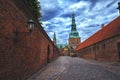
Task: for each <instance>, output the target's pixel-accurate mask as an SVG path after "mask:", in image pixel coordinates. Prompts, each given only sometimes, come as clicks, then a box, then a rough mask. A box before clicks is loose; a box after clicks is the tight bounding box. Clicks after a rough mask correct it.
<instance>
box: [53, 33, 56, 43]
mask: <svg viewBox="0 0 120 80" xmlns="http://www.w3.org/2000/svg"><path fill="white" fill-rule="evenodd" d="M53 43H54V44H55V45H56V34H55V32H54V36H53Z"/></svg>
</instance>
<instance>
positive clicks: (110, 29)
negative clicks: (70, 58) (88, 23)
mask: <svg viewBox="0 0 120 80" xmlns="http://www.w3.org/2000/svg"><path fill="white" fill-rule="evenodd" d="M117 34H120V17H117V18H116V19H115V20H113V21H112V22H110V23H109V24H107V25H106V26H105V27H103V28H102V29H100V30H99V31H98V32H96V33H95V34H93V35H92V36H91V37H89V38H88V39H86V40H85V41H84V42H82V43H81V44H79V45H78V46H77V48H76V49H75V51H77V50H80V49H82V48H85V47H88V46H90V45H92V44H95V43H97V42H99V41H102V40H104V39H107V38H110V37H112V36H115V35H117Z"/></svg>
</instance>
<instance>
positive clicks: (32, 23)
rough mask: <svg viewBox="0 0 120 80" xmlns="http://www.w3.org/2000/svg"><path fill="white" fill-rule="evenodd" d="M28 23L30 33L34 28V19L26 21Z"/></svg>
mask: <svg viewBox="0 0 120 80" xmlns="http://www.w3.org/2000/svg"><path fill="white" fill-rule="evenodd" d="M28 24H29V33H30V34H31V33H32V29H34V21H33V20H32V19H30V20H29V21H28Z"/></svg>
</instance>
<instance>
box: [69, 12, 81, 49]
mask: <svg viewBox="0 0 120 80" xmlns="http://www.w3.org/2000/svg"><path fill="white" fill-rule="evenodd" d="M68 42H69V44H68V47H69V49H70V51H73V50H74V49H75V48H76V46H77V45H78V44H80V36H79V33H78V32H77V29H76V23H75V14H74V13H73V14H72V24H71V32H70V33H69V39H68Z"/></svg>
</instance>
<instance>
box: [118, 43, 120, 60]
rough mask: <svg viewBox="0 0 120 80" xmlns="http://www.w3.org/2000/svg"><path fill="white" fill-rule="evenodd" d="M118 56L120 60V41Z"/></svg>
mask: <svg viewBox="0 0 120 80" xmlns="http://www.w3.org/2000/svg"><path fill="white" fill-rule="evenodd" d="M118 57H119V60H120V43H118Z"/></svg>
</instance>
